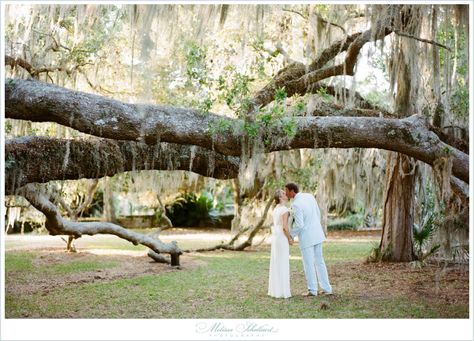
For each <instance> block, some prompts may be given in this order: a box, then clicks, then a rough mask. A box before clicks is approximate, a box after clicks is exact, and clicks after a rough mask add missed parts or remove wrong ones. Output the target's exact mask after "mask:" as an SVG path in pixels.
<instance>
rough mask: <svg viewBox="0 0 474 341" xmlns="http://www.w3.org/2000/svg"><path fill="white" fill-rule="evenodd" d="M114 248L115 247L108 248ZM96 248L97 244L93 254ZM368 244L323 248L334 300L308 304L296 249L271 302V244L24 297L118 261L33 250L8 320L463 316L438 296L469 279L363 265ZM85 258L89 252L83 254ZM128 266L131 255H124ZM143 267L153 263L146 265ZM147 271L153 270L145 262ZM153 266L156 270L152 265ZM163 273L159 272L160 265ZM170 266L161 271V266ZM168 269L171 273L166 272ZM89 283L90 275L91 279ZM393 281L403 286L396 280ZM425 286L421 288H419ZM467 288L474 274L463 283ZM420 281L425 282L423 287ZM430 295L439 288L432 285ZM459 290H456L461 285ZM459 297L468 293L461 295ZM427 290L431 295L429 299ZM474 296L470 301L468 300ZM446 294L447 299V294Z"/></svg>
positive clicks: (10, 261)
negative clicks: (43, 257)
mask: <svg viewBox="0 0 474 341" xmlns="http://www.w3.org/2000/svg"><path fill="white" fill-rule="evenodd" d="M106 244H107V246H108V247H110V248H111V249H114V248H115V247H116V245H115V246H114V242H113V241H112V242H110V243H106ZM95 246H96V245H94V247H95ZM372 247H373V243H371V242H367V241H366V242H360V241H355V242H327V243H325V248H324V253H325V258H326V263H327V264H328V269H329V276H330V280H331V282H332V285H333V288H334V291H335V293H336V295H334V296H333V297H326V298H324V297H317V298H304V297H302V296H301V295H300V294H301V293H302V292H304V291H305V289H306V287H305V286H306V284H305V279H304V274H303V268H302V262H301V256H300V252H299V249H298V248H297V247H293V248H292V249H291V259H290V269H291V286H292V293H293V295H294V296H293V297H292V298H290V299H286V300H282V299H274V298H271V297H268V296H267V285H268V267H269V256H270V251H269V247H268V246H263V247H259V248H258V249H256V250H250V251H245V252H228V251H226V252H221V251H216V252H209V253H203V254H192V255H191V257H192V259H193V260H195V261H197V262H199V263H200V264H201V265H200V266H197V267H194V268H190V269H186V265H185V264H183V267H184V269H182V270H172V271H167V272H163V273H158V274H153V275H144V276H136V277H132V278H120V279H111V280H101V281H87V280H86V281H85V282H84V283H74V284H71V285H67V283H65V284H64V285H62V286H59V287H53V288H52V289H46V290H43V289H41V288H39V289H37V290H31V291H28V290H26V292H18V291H14V290H13V289H12V290H9V288H13V287H14V286H15V285H16V284H18V283H20V284H21V283H23V285H25V282H28V281H40V282H41V283H44V287H45V288H48V283H49V281H58V280H62V279H63V278H65V280H67V278H69V277H64V276H75V275H77V276H79V275H81V273H82V274H86V275H87V276H85V278H86V279H87V278H89V277H91V278H92V277H93V276H94V274H96V273H101V272H102V273H104V271H106V270H107V269H111V268H114V267H118V266H119V265H120V262H117V260H113V261H111V260H110V259H109V257H106V256H103V257H102V258H100V257H99V258H98V260H97V259H95V260H94V261H91V260H83V261H78V260H68V258H69V257H70V254H67V253H62V254H59V256H58V257H59V260H61V258H64V259H65V261H64V262H61V261H59V262H57V264H43V263H41V262H38V261H37V260H36V259H37V257H38V253H37V252H35V251H31V252H25V251H8V252H7V253H6V260H5V264H6V287H7V293H6V317H7V318H17V317H33V318H58V317H61V318H68V317H73V318H412V317H415V318H433V317H434V318H439V317H442V318H450V317H461V318H467V317H468V315H469V305H468V296H467V298H465V297H464V296H462V297H461V299H459V297H457V299H458V301H452V302H451V304H446V300H443V299H440V298H439V297H438V296H440V295H439V293H440V291H439V290H441V292H442V293H446V295H448V296H447V298H446V299H452V300H454V298H453V297H452V296H450V294H449V293H450V292H451V291H454V289H455V288H454V287H453V286H455V285H458V286H461V287H462V290H464V291H465V290H466V285H467V290H468V283H467V284H466V283H464V279H462V280H460V281H458V282H452V281H446V283H444V282H443V283H441V289H440V288H439V287H438V288H437V290H438V291H437V293H438V296H436V295H434V294H433V293H432V292H431V291H430V290H431V287H432V282H433V281H434V278H435V274H436V271H438V270H437V269H435V268H432V267H427V268H424V269H413V268H411V267H409V266H408V265H406V264H405V265H393V266H388V267H386V266H381V265H378V264H365V263H364V260H365V258H366V256H367V255H368V254H369V252H370V249H371V248H372ZM84 252H86V251H84ZM124 259H125V261H126V258H124ZM143 262H144V263H145V262H148V261H147V260H146V258H143ZM148 265H149V264H148ZM154 266H155V265H154ZM156 266H158V265H156ZM159 266H162V267H164V265H159ZM168 270H169V269H168ZM88 276H89V277H88ZM394 281H397V282H394ZM420 281H421V282H420ZM465 281H468V275H466V277H465ZM419 282H420V283H419ZM432 289H433V290H435V289H434V287H433V288H432ZM458 291H459V288H458ZM464 291H463V292H464ZM423 293H425V294H424V295H423ZM467 295H468V294H467ZM441 296H442V295H441Z"/></svg>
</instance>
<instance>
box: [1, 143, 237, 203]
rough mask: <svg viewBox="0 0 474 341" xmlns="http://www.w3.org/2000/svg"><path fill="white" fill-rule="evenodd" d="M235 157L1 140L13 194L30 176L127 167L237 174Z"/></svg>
mask: <svg viewBox="0 0 474 341" xmlns="http://www.w3.org/2000/svg"><path fill="white" fill-rule="evenodd" d="M210 160H213V161H214V162H213V163H214V167H213V165H212V164H211V163H212V162H210ZM239 161H240V160H239V159H238V158H236V157H229V156H222V155H219V154H217V153H214V152H212V151H210V150H207V149H203V148H200V147H196V146H182V145H170V144H167V143H162V144H158V145H146V144H144V143H137V142H131V141H113V140H106V139H90V140H64V139H54V138H48V137H21V138H15V139H9V140H6V141H5V192H6V194H15V190H16V189H18V188H20V187H22V186H24V185H26V184H28V183H31V182H48V181H51V180H75V179H82V178H92V179H97V178H101V177H104V176H112V175H114V174H117V173H121V172H126V171H131V170H151V169H156V170H186V171H192V172H195V173H198V174H201V175H204V176H212V177H214V178H218V179H228V178H235V177H236V176H237V174H238V169H239Z"/></svg>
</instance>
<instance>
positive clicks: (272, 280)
mask: <svg viewBox="0 0 474 341" xmlns="http://www.w3.org/2000/svg"><path fill="white" fill-rule="evenodd" d="M275 202H276V204H277V205H276V207H275V209H274V210H273V225H272V249H271V255H270V274H269V281H268V295H270V296H272V297H276V298H288V297H291V291H290V247H289V245H292V244H293V241H292V240H291V237H290V233H289V231H288V218H289V216H290V212H289V210H288V208H287V207H286V206H285V204H286V203H287V202H288V198H287V196H286V194H285V192H284V191H283V190H281V189H279V190H277V191H276V192H275Z"/></svg>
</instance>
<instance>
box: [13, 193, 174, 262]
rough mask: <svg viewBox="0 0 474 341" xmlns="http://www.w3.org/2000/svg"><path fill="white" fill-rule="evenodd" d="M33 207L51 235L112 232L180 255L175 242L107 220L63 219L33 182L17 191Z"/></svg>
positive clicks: (154, 249) (134, 241)
mask: <svg viewBox="0 0 474 341" xmlns="http://www.w3.org/2000/svg"><path fill="white" fill-rule="evenodd" d="M18 193H19V194H20V195H22V196H23V197H25V198H26V199H27V200H28V201H29V202H30V203H31V205H33V207H35V208H36V209H37V210H39V211H40V212H42V213H43V214H44V215H45V216H46V229H47V230H48V231H49V233H50V234H51V235H72V236H74V237H75V238H79V237H81V236H82V235H91V236H93V235H96V234H113V235H115V236H117V237H119V238H122V239H125V240H128V241H129V242H131V243H133V245H138V244H142V245H144V246H146V247H148V248H150V249H151V250H153V251H154V252H156V253H158V254H160V253H169V254H171V255H173V254H174V255H180V254H181V253H182V251H181V250H180V249H179V247H178V246H177V244H176V242H171V243H169V244H166V243H163V242H161V241H159V240H157V239H154V238H151V237H149V236H146V235H143V234H140V233H136V232H133V231H130V230H127V229H125V228H123V227H122V226H119V225H116V224H112V223H107V222H81V223H79V222H75V221H68V220H64V219H63V218H62V217H61V215H60V214H59V211H58V209H57V207H56V206H55V205H54V204H53V203H52V202H51V201H50V200H49V199H48V198H47V197H46V196H44V194H42V193H41V191H39V190H38V188H36V187H35V186H34V185H33V184H28V185H26V186H24V187H22V188H21V189H20V190H19V192H18Z"/></svg>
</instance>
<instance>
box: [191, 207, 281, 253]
mask: <svg viewBox="0 0 474 341" xmlns="http://www.w3.org/2000/svg"><path fill="white" fill-rule="evenodd" d="M272 203H273V198H270V199H269V200H268V201H267V204H266V205H265V209H264V211H263V214H262V216H261V217H260V220H259V221H258V223H257V224H256V225H255V226H254V227H252V228H250V227H247V228H243V229H242V230H241V231H239V232H238V233H236V234H235V235H234V236H233V238H232V239H231V240H230V241H229V242H228V243H225V244H219V245H216V246H211V247H207V248H202V249H197V250H184V251H183V252H208V251H215V250H229V251H243V250H244V249H246V248H247V247H249V246H251V245H252V241H253V238H255V236H256V235H257V233H258V232H259V231H260V230H261V229H262V228H263V227H264V226H263V224H264V223H265V219H266V218H267V214H268V211H269V209H270V207H271V206H272ZM249 230H250V233H249V235H248V237H247V239H246V240H245V241H243V242H242V243H240V244H238V245H235V243H236V242H237V240H238V239H239V238H240V236H242V235H244V234H245V233H246V232H247V231H249Z"/></svg>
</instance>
